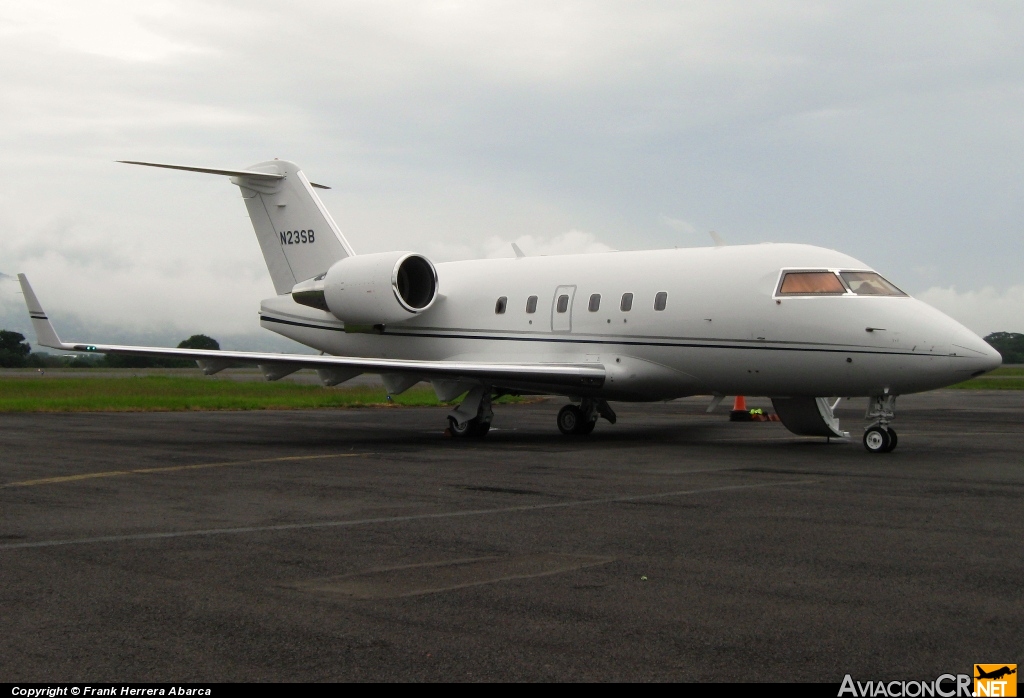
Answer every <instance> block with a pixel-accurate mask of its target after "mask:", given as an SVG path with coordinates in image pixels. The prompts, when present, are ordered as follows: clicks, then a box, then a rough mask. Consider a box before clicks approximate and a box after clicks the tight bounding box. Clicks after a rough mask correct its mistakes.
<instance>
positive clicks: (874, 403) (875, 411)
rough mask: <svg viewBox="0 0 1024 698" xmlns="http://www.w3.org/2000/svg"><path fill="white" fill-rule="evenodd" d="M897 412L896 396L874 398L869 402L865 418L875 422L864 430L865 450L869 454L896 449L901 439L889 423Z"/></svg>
mask: <svg viewBox="0 0 1024 698" xmlns="http://www.w3.org/2000/svg"><path fill="white" fill-rule="evenodd" d="M895 411H896V396H895V395H889V394H886V395H881V396H878V397H873V398H871V401H870V402H868V410H867V412H866V413H865V415H864V418H865V419H874V420H875V421H874V422H873V423H871V424H869V425H868V427H867V428H866V429H865V430H864V448H866V449H867V450H868V453H889V452H890V451H892V450H893V449H894V448H896V444H897V443H898V441H899V439H898V438H897V436H896V431H895V430H894V429H893V428H892V427H890V426H889V421H890V420H892V419H893V418H894V417H895V416H896V412H895Z"/></svg>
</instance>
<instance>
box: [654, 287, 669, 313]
mask: <svg viewBox="0 0 1024 698" xmlns="http://www.w3.org/2000/svg"><path fill="white" fill-rule="evenodd" d="M666 303H668V293H667V292H665V291H659V292H658V295H656V296H655V297H654V309H655V310H664V309H665V304H666Z"/></svg>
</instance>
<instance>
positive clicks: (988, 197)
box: [0, 0, 1024, 349]
mask: <svg viewBox="0 0 1024 698" xmlns="http://www.w3.org/2000/svg"><path fill="white" fill-rule="evenodd" d="M1022 36H1024V5H1022V4H1021V3H1019V2H969V3H967V2H962V1H957V2H942V1H939V0H928V1H927V2H911V1H904V2H898V3H895V2H892V1H891V0H886V1H884V2H840V1H835V0H834V1H832V2H828V3H821V2H813V3H811V2H808V3H802V2H784V1H781V0H772V1H771V2H763V3H758V2H743V3H732V2H722V1H720V0H716V1H714V2H710V1H709V2H674V3H669V2H665V3H659V2H646V3H642V2H630V3H602V2H595V1H593V0H591V1H588V2H580V3H572V2H551V1H548V2H542V3H529V2H522V1H520V2H509V3H495V2H483V1H480V0H476V1H474V2H465V3H463V2H402V3H387V2H381V1H379V0H378V1H374V2H358V3H356V2H338V1H333V2H323V3H317V2H289V3H281V2H261V1H259V0H246V1H245V2H208V1H204V2H187V1H184V0H174V2H146V3H139V2H130V1H124V2H121V1H108V2H99V1H96V0H93V1H92V2H89V3H83V2H78V1H74V0H69V1H67V2H46V1H40V2H33V3H4V4H3V5H0V159H2V162H3V167H2V168H0V273H3V274H4V275H6V277H0V326H2V327H4V328H7V329H14V330H17V331H21V332H23V333H24V334H26V336H29V337H30V338H32V339H34V335H33V334H32V333H31V331H30V329H29V328H30V326H29V323H28V320H27V316H26V314H25V311H24V306H23V304H22V298H21V295H20V294H19V293H18V287H17V283H16V281H15V280H14V279H13V278H12V277H14V275H15V274H16V273H17V272H26V273H27V274H28V275H29V278H30V279H31V280H32V282H33V285H34V286H35V288H36V291H37V293H38V294H39V296H40V298H41V300H42V301H43V303H44V305H45V307H46V308H47V310H48V311H49V312H50V314H51V316H53V317H54V318H56V320H57V322H58V329H59V330H60V331H61V333H62V334H63V335H65V337H66V338H68V339H81V340H86V339H87V340H90V341H147V342H149V341H153V342H156V341H159V342H173V343H176V342H177V341H178V340H179V339H181V338H183V337H186V336H188V335H190V334H193V333H197V332H202V333H206V334H209V335H212V336H214V337H217V338H219V339H222V341H223V343H224V344H225V345H226V346H227V347H230V348H239V349H242V348H253V349H255V348H272V347H277V348H286V347H288V343H285V342H284V340H282V341H281V342H276V341H275V340H274V339H273V337H274V335H272V334H271V333H269V332H267V331H265V330H261V329H260V328H259V325H258V322H257V315H256V312H257V310H258V307H259V300H260V299H261V298H263V297H266V296H270V295H273V286H272V285H271V282H270V278H269V275H268V274H267V271H266V267H265V265H264V263H263V259H262V256H261V255H260V251H259V247H258V245H257V243H256V240H255V237H254V235H253V232H252V229H251V227H250V225H249V221H248V218H247V216H246V213H245V207H244V205H243V203H242V201H241V199H240V196H239V193H238V190H237V188H236V187H234V186H232V185H231V184H230V183H228V181H227V180H226V179H225V178H222V177H213V176H209V175H200V174H190V173H183V172H170V171H161V170H151V169H143V168H138V167H131V166H127V165H119V164H115V163H114V160H117V159H137V160H155V161H161V162H172V163H182V164H193V165H201V166H212V167H229V168H232V167H245V166H247V165H249V164H252V163H255V162H258V161H261V160H265V159H269V158H273V157H279V158H282V159H289V160H294V161H296V162H298V163H299V164H300V166H301V167H302V168H303V169H304V170H305V171H306V174H307V175H308V176H309V177H310V179H312V180H313V181H317V182H323V183H325V184H328V185H331V186H332V187H334V188H333V189H332V190H331V191H326V192H321V196H322V198H323V200H324V202H325V204H326V205H327V207H328V208H329V209H330V210H331V212H332V213H333V215H334V217H335V219H336V220H337V221H338V223H339V225H340V226H341V228H342V230H343V231H344V232H345V234H346V236H347V237H348V239H349V241H350V242H351V244H352V246H353V247H354V248H355V249H356V251H357V252H377V251H385V250H390V249H412V250H416V251H419V252H423V253H425V254H427V255H428V256H430V257H432V258H433V259H435V260H436V261H446V260H450V259H464V258H471V257H479V256H511V255H512V251H511V247H510V246H509V243H510V242H512V241H517V242H518V244H519V245H520V246H521V247H522V248H523V250H524V251H526V253H527V254H544V253H554V252H563V251H564V252H573V251H599V250H605V249H647V248H658V247H674V246H680V247H684V246H703V245H707V244H709V238H708V231H709V230H715V231H717V232H718V233H719V234H720V235H721V236H722V237H723V238H725V239H726V241H727V242H729V243H730V244H744V243H757V242H767V241H774V242H806V243H812V244H818V245H823V246H826V247H831V248H835V249H838V250H841V251H843V252H846V253H848V254H851V255H853V256H854V257H857V258H859V259H861V260H863V261H864V262H865V263H867V264H869V265H871V266H873V267H875V268H876V269H878V270H880V271H881V272H883V273H884V274H885V275H887V276H888V277H889V278H890V279H891V280H892V281H894V282H895V283H896V284H897V285H899V286H901V287H903V288H904V289H906V290H907V291H909V292H911V293H912V294H914V295H916V296H918V297H920V298H923V299H924V300H926V301H928V302H931V303H933V304H934V305H936V306H937V307H939V308H940V309H943V310H945V311H946V312H949V313H950V314H952V315H953V316H954V317H956V318H957V319H958V320H960V321H961V322H964V323H965V324H967V325H968V326H969V327H971V328H972V329H974V330H975V331H977V332H979V333H981V334H986V333H988V332H991V331H993V330H1009V331H1018V332H1024V274H1022V273H1021V260H1022V259H1024V224H1022V221H1024V216H1022V214H1024V195H1022V184H1024V177H1022V175H1024V41H1021V37H1022ZM291 346H292V347H295V346H296V345H291Z"/></svg>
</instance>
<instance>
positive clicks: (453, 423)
mask: <svg viewBox="0 0 1024 698" xmlns="http://www.w3.org/2000/svg"><path fill="white" fill-rule="evenodd" d="M490 429H491V423H490V422H481V421H480V419H479V418H476V419H471V420H469V421H468V422H466V423H465V424H463V425H462V426H461V427H460V426H459V422H458V420H456V419H455V417H449V418H448V430H449V431H450V432H451V433H452V436H458V437H460V438H469V437H473V436H477V437H479V436H486V435H487V432H488V431H490Z"/></svg>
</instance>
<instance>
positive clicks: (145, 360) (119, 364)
mask: <svg viewBox="0 0 1024 698" xmlns="http://www.w3.org/2000/svg"><path fill="white" fill-rule="evenodd" d="M178 348H179V349H212V350H215V351H217V350H220V343H219V342H218V341H217V340H216V339H213V338H212V337H207V336H206V335H205V334H194V335H192V336H191V337H189V338H188V339H183V340H181V342H179V343H178ZM103 365H104V366H108V367H110V368H195V365H196V363H195V361H193V360H192V359H158V358H156V357H154V356H119V355H117V354H107V355H106V357H104V359H103Z"/></svg>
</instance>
